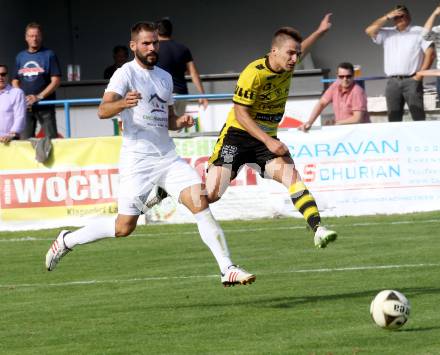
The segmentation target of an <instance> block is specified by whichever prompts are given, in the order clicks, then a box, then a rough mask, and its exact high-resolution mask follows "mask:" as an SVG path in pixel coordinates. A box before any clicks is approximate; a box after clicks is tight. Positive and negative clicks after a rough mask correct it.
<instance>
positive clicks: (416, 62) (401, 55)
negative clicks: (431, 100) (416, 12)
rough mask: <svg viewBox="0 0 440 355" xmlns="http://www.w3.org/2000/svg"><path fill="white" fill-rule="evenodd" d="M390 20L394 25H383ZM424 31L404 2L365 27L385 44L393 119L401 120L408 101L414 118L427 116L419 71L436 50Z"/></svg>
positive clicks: (390, 116) (370, 34) (424, 67)
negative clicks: (425, 36) (425, 38)
mask: <svg viewBox="0 0 440 355" xmlns="http://www.w3.org/2000/svg"><path fill="white" fill-rule="evenodd" d="M388 22H392V23H393V26H391V27H384V26H385V25H386V24H387V23H388ZM422 31H423V27H421V26H413V25H411V15H410V12H409V10H408V8H407V7H406V6H403V5H397V6H395V7H394V9H392V10H391V11H389V12H388V13H386V14H385V15H383V16H381V17H379V18H378V19H377V20H375V21H374V22H373V23H371V24H370V25H369V26H368V27H367V28H366V29H365V32H366V34H367V35H368V36H369V37H370V38H371V39H372V40H373V42H374V43H376V44H378V45H383V47H384V70H385V74H386V76H387V77H388V81H387V85H386V89H385V98H386V102H387V110H388V120H389V121H390V122H396V121H402V117H403V112H404V105H405V102H406V103H407V105H408V108H409V111H410V113H411V117H412V119H413V120H414V121H422V120H425V110H424V106H423V77H422V76H421V75H419V74H417V72H418V71H420V70H426V69H429V68H430V67H431V65H432V62H433V61H434V54H435V53H434V48H433V44H432V42H430V41H426V40H424V39H423V36H422Z"/></svg>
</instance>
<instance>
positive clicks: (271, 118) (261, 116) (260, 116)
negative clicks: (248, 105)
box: [255, 112, 283, 123]
mask: <svg viewBox="0 0 440 355" xmlns="http://www.w3.org/2000/svg"><path fill="white" fill-rule="evenodd" d="M282 118H283V113H278V114H274V115H269V114H266V113H259V112H257V114H256V115H255V119H256V120H259V121H264V122H272V123H279V122H281V119H282Z"/></svg>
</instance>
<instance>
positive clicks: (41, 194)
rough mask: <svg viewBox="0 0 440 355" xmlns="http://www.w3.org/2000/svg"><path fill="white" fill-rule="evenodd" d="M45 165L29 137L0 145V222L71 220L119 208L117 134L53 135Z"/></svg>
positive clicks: (4, 223) (3, 224) (115, 210)
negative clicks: (101, 135)
mask: <svg viewBox="0 0 440 355" xmlns="http://www.w3.org/2000/svg"><path fill="white" fill-rule="evenodd" d="M52 144H53V150H52V154H51V157H50V158H49V159H48V161H46V162H45V163H44V164H41V163H39V162H37V161H36V159H35V150H34V149H33V148H32V145H31V143H30V142H28V141H23V142H22V141H13V142H11V143H10V144H9V145H0V156H1V157H2V158H1V160H0V192H1V195H0V207H1V209H0V221H1V222H2V227H5V225H6V224H7V222H11V223H13V224H14V225H16V224H17V222H20V221H22V222H23V223H24V224H32V223H38V221H47V220H64V221H66V223H67V222H70V221H72V220H75V219H78V218H80V217H83V216H93V215H112V214H115V213H117V204H116V198H117V191H118V168H117V167H118V161H119V150H120V146H121V137H99V138H80V139H68V140H67V139H66V140H64V139H55V140H53V141H52Z"/></svg>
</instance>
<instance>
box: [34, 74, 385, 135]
mask: <svg viewBox="0 0 440 355" xmlns="http://www.w3.org/2000/svg"><path fill="white" fill-rule="evenodd" d="M383 79H386V77H384V76H370V77H359V78H355V81H357V82H359V84H361V86H362V87H364V86H365V81H368V80H383ZM334 81H336V79H335V78H333V79H321V82H322V83H332V82H334ZM232 96H233V94H204V95H174V99H175V100H197V99H208V100H222V99H223V100H224V99H231V98H232ZM100 103H101V98H97V99H67V100H47V101H40V102H38V105H55V106H61V105H63V106H64V121H65V124H66V138H70V137H71V129H70V106H72V105H81V104H100Z"/></svg>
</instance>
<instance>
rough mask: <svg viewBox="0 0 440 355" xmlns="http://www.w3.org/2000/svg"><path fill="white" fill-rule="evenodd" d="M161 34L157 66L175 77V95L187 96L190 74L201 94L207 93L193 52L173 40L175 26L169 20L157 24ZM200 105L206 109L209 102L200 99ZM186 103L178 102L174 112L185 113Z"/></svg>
mask: <svg viewBox="0 0 440 355" xmlns="http://www.w3.org/2000/svg"><path fill="white" fill-rule="evenodd" d="M157 29H158V33H159V61H158V62H157V66H158V67H160V68H162V69H163V70H165V71H167V72H168V73H170V74H171V76H172V77H173V84H174V89H173V93H174V94H179V95H187V94H188V87H187V85H186V80H185V74H186V73H187V72H188V73H189V74H190V75H191V79H192V81H193V83H194V85H195V87H196V89H197V91H198V92H200V93H201V94H204V93H205V90H204V89H203V84H202V81H201V80H200V76H199V72H198V71H197V68H196V65H195V63H194V60H193V58H192V55H191V51H190V50H189V49H188V47H186V46H185V45H183V44H181V43H179V42H176V41H175V40H173V39H172V38H171V35H172V33H173V24H172V23H171V21H170V20H169V19H167V18H164V19H162V20H160V21H158V22H157ZM199 104H200V105H203V107H204V108H205V109H206V107H207V106H208V100H206V99H199ZM185 108H186V101H181V100H179V101H176V103H175V104H174V111H175V113H176V114H177V115H183V114H184V113H185Z"/></svg>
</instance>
